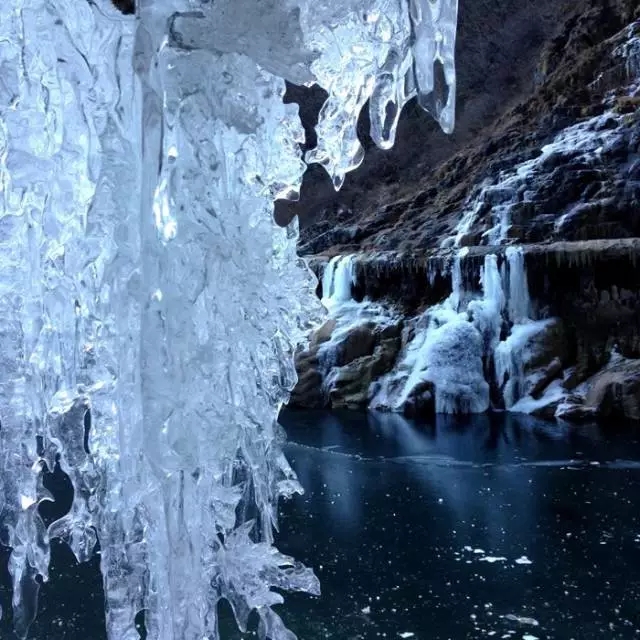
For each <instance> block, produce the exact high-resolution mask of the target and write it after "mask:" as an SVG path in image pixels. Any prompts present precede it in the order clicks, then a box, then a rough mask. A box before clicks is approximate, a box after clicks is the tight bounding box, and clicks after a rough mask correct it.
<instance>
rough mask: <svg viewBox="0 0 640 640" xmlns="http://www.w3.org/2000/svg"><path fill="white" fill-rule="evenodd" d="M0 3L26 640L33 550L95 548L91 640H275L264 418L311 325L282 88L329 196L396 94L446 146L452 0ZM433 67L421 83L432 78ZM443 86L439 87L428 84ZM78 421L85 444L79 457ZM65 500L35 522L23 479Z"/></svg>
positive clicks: (1, 407)
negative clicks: (306, 130) (277, 220)
mask: <svg viewBox="0 0 640 640" xmlns="http://www.w3.org/2000/svg"><path fill="white" fill-rule="evenodd" d="M136 4H137V7H136V11H137V15H136V16H135V18H134V17H127V16H123V15H122V14H120V13H119V12H118V11H117V10H116V9H115V8H114V6H113V5H112V3H111V2H110V1H109V0H95V2H77V1H75V0H5V1H4V2H2V3H1V4H0V68H1V69H2V82H1V83H0V342H1V346H2V348H1V349H0V358H1V367H0V371H1V372H2V377H1V379H0V412H1V416H0V417H1V427H0V461H1V468H2V470H3V473H2V477H1V478H0V518H1V520H2V527H3V528H2V530H1V535H2V542H4V543H6V544H8V545H10V546H11V547H12V550H13V551H12V555H11V559H10V571H11V574H12V577H13V581H14V598H13V619H14V623H15V626H16V629H17V630H18V632H19V634H21V635H22V636H25V635H26V633H27V629H28V625H29V623H30V622H31V620H32V618H33V616H34V615H35V613H36V611H35V605H36V600H37V588H38V587H37V583H36V582H35V580H34V578H35V577H36V575H37V574H39V575H41V576H43V578H44V579H45V580H46V577H47V570H48V562H49V540H50V539H51V537H53V536H60V537H62V538H64V539H65V540H66V541H67V542H68V543H69V545H70V547H71V549H72V550H73V552H74V553H75V555H76V557H77V558H78V559H79V560H81V561H82V560H86V559H87V558H89V557H90V556H91V554H92V552H93V548H94V545H95V542H96V536H97V537H98V538H99V539H100V541H101V547H102V554H101V566H102V572H103V577H104V585H105V593H106V619H107V627H108V634H109V637H110V638H111V639H112V640H136V639H137V638H138V633H137V631H136V629H135V627H134V616H135V614H136V612H138V611H140V610H142V609H144V610H145V624H146V627H147V634H148V637H149V638H152V639H154V640H196V639H197V640H203V639H205V638H206V639H207V640H212V639H214V638H218V631H217V606H218V602H219V601H220V600H221V599H223V598H225V599H227V600H228V601H229V602H230V603H231V606H232V608H233V610H234V613H235V616H236V619H237V621H238V624H239V626H240V627H241V628H245V627H246V623H247V619H248V616H249V613H250V612H251V611H252V610H255V611H257V613H258V616H259V620H260V626H259V636H260V637H261V638H267V637H268V638H272V639H273V640H283V639H286V640H291V639H292V638H294V636H293V634H291V633H290V632H289V631H287V630H286V628H285V626H284V624H283V622H282V620H281V619H280V618H279V617H278V616H277V614H276V613H275V612H274V611H273V610H272V608H271V607H272V605H274V604H277V603H279V602H281V601H282V597H281V596H280V594H279V593H278V592H276V591H273V590H272V589H273V587H276V588H278V589H279V590H287V589H289V590H290V589H298V590H303V591H309V592H312V593H317V592H318V588H319V587H318V581H317V579H316V578H315V576H314V575H313V573H312V572H311V571H310V570H308V569H306V568H304V567H302V566H301V565H299V564H298V563H296V562H295V561H293V560H292V559H290V558H286V557H284V556H282V555H281V554H279V553H278V552H277V550H276V549H275V548H274V547H273V546H272V543H273V531H274V528H275V527H276V526H277V519H276V516H277V502H278V498H279V497H280V496H285V497H286V496H289V495H291V494H292V493H294V492H296V491H300V487H299V485H298V483H297V481H296V479H295V477H294V474H293V472H292V471H291V469H290V468H289V466H288V464H287V462H286V460H285V459H284V456H283V455H282V453H281V450H280V447H279V444H278V443H279V438H280V436H279V435H278V432H277V427H276V422H275V418H276V416H277V413H278V410H279V408H280V406H281V404H282V402H283V401H284V400H285V399H286V398H287V396H288V392H289V389H291V387H292V385H293V384H294V382H295V371H294V367H293V364H292V353H293V350H294V348H295V345H296V343H298V342H299V341H301V340H302V339H303V338H304V336H305V335H306V334H307V332H308V330H309V327H310V326H311V324H312V322H313V321H315V320H316V319H317V317H318V315H319V305H317V304H316V303H315V301H314V296H313V294H312V290H313V283H312V282H311V280H312V278H311V276H310V274H309V273H308V271H307V270H306V268H305V266H304V265H303V264H302V263H301V262H300V260H298V258H297V257H296V253H295V240H296V228H295V226H294V225H292V226H290V227H289V228H288V229H286V230H285V229H280V228H278V227H277V226H276V225H275V224H274V222H273V217H272V203H273V200H274V199H275V198H281V197H295V195H296V194H297V192H298V190H299V187H300V183H301V178H302V174H303V171H304V169H305V164H304V163H303V161H302V158H301V157H300V152H299V142H300V141H301V140H302V139H303V130H302V127H301V125H300V123H299V121H298V117H297V108H296V107H294V106H293V105H284V104H283V103H282V96H283V93H284V80H283V79H288V80H291V81H293V82H298V83H307V84H308V83H313V82H317V83H319V84H320V85H322V86H323V87H324V88H325V89H326V90H327V92H328V94H329V98H328V100H327V103H326V105H325V106H324V108H323V109H322V112H321V114H320V119H319V123H318V127H317V132H318V137H319V144H318V147H317V148H316V149H314V150H312V151H310V152H308V156H307V160H309V161H315V162H320V163H322V164H323V166H325V168H326V169H327V170H328V171H329V173H330V174H331V176H332V178H333V180H334V184H335V185H336V186H339V185H340V184H341V183H342V181H343V180H344V175H345V173H346V172H347V171H349V170H350V169H352V168H354V167H355V166H357V165H358V163H359V162H360V161H361V158H362V148H361V146H360V144H359V142H358V138H357V134H356V125H357V119H358V116H359V112H360V110H361V108H362V106H363V105H364V104H365V102H366V101H367V100H369V102H370V109H371V129H372V137H373V138H374V140H375V141H376V142H377V143H378V144H379V145H380V146H381V147H386V146H389V145H390V144H392V142H393V139H394V136H395V128H396V124H397V119H398V114H399V112H400V110H401V108H402V106H403V105H404V104H405V103H406V102H407V100H409V99H410V98H411V97H413V96H416V95H417V96H418V98H419V101H420V102H421V104H422V105H423V106H424V107H425V108H427V109H429V110H431V111H432V113H433V114H434V116H435V117H436V118H437V119H438V120H439V122H440V124H441V125H442V127H443V128H444V129H445V130H447V131H450V130H451V128H452V126H453V118H454V110H453V105H454V94H455V75H454V59H453V52H454V48H455V25H456V19H457V0H435V1H434V0H410V1H409V2H407V1H406V0H346V1H344V2H334V1H330V0H327V1H325V2H311V1H310V0H282V1H281V2H255V0H220V1H218V2H215V3H211V2H208V1H206V0H138V2H137V3H136ZM438 66H440V67H441V68H442V74H438V73H437V72H434V69H437V67H438ZM442 78H444V81H442ZM86 430H88V446H87V447H85V446H84V436H85V431H86ZM56 464H59V465H60V466H61V468H62V469H63V470H64V471H65V472H66V473H67V474H68V475H69V477H70V478H71V481H72V483H73V486H74V490H75V491H74V500H73V505H72V507H71V510H70V512H69V513H68V514H67V515H66V516H64V517H63V518H62V519H60V520H58V521H57V522H54V523H52V524H50V525H49V526H48V527H47V526H45V524H44V522H43V521H42V519H41V518H40V516H39V511H38V507H39V504H40V503H41V502H42V501H44V500H48V499H50V497H49V495H48V492H47V491H46V489H45V488H44V484H43V479H44V477H45V474H46V473H48V472H49V471H50V470H51V469H52V468H53V467H54V466H55V465H56Z"/></svg>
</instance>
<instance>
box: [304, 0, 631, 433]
mask: <svg viewBox="0 0 640 640" xmlns="http://www.w3.org/2000/svg"><path fill="white" fill-rule="evenodd" d="M600 4H601V3H598V2H592V3H590V5H591V6H590V8H589V7H588V8H587V9H586V10H584V11H583V13H578V14H577V15H574V16H573V17H571V18H569V19H568V20H567V23H566V24H565V25H564V27H563V28H562V29H561V30H560V32H559V34H558V35H557V37H555V38H553V39H552V40H551V41H550V42H549V43H548V45H547V47H546V48H545V49H544V50H543V52H542V54H541V55H542V58H541V63H540V64H541V65H542V66H544V68H545V79H544V81H542V82H541V83H540V84H539V86H538V87H537V88H536V90H535V92H534V93H533V95H532V96H530V97H529V98H528V100H527V101H526V102H523V103H521V104H518V105H516V106H515V107H513V109H511V110H510V111H508V113H507V114H506V115H504V116H502V117H501V118H500V120H499V121H498V122H497V123H494V124H493V125H492V126H491V128H490V131H488V132H486V131H485V132H484V133H483V135H480V136H479V140H480V143H478V142H474V143H473V144H469V145H468V146H467V147H466V148H464V149H463V150H461V151H459V152H457V153H456V155H455V156H453V157H452V158H451V159H449V160H447V161H445V162H444V163H443V164H442V166H441V167H440V169H438V170H437V171H436V172H435V173H434V174H433V175H432V176H430V177H429V178H426V179H425V180H422V181H418V182H416V183H415V184H414V185H413V193H411V194H410V195H406V196H405V197H403V198H401V199H399V200H396V201H394V202H389V203H385V204H382V205H379V206H377V207H372V208H371V209H370V210H369V211H368V212H367V213H366V215H363V216H362V217H359V218H358V219H357V221H356V220H355V219H354V218H353V217H350V216H349V215H348V214H345V213H344V212H342V215H339V216H337V217H336V212H335V210H332V213H331V212H327V213H326V215H324V216H322V215H321V216H320V217H319V218H317V219H316V221H315V223H314V224H312V225H309V226H307V228H306V229H305V230H304V231H303V235H302V243H301V250H302V252H303V253H305V254H306V255H307V257H308V260H309V264H310V266H311V268H312V269H314V271H315V272H316V274H317V275H318V276H319V279H320V285H319V288H318V293H319V295H320V297H321V298H322V299H323V301H324V303H325V305H326V306H327V307H328V309H329V318H328V320H327V322H326V323H325V324H324V325H323V326H322V327H321V328H320V329H318V330H316V331H315V332H314V333H313V335H312V336H311V338H310V342H309V345H308V346H307V348H305V349H304V350H301V351H300V352H299V353H298V355H297V362H296V365H297V369H298V373H299V382H298V385H297V386H296V388H295V389H294V392H293V394H292V399H291V404H292V405H294V406H304V407H348V408H365V407H369V408H377V409H381V410H390V411H401V412H404V413H405V414H409V415H421V416H429V415H431V414H433V413H434V412H448V413H465V412H482V411H486V410H488V409H491V408H493V409H508V410H512V411H522V412H527V413H532V414H535V415H538V416H542V417H548V418H553V417H556V418H559V419H563V420H571V421H578V420H591V419H594V418H595V417H598V416H617V417H621V418H631V419H634V420H637V419H640V270H639V269H638V260H639V259H640V252H639V250H640V213H639V212H640V108H639V107H640V81H639V77H640V24H639V23H637V22H631V23H630V24H628V25H627V26H625V27H624V28H622V29H621V30H619V31H617V32H615V33H611V32H610V30H608V29H607V28H604V27H603V25H602V24H600V25H599V26H598V27H597V28H596V27H595V26H593V25H594V24H595V23H594V22H593V21H594V20H596V18H597V16H598V15H599V16H600V18H602V14H601V13H598V12H599V9H600V8H601V7H600ZM608 6H609V9H610V10H611V11H613V12H614V13H613V14H611V15H610V16H609V18H611V16H614V14H615V20H618V21H621V20H624V19H629V18H631V17H633V12H634V11H636V14H637V11H638V10H637V7H635V3H624V2H618V3H614V4H613V5H608ZM636 17H637V15H636ZM615 20H611V22H614V23H615ZM585 25H591V26H592V27H593V31H592V32H591V33H590V37H589V38H586V37H584V36H585ZM587 31H588V30H587ZM580 34H582V35H580ZM576 38H578V40H579V42H580V45H579V46H578V45H576V42H575V39H576ZM563 43H564V45H565V46H564V48H563V47H562V46H561V45H562V44H563ZM570 45H571V46H570ZM569 89H570V90H569ZM407 190H410V187H407Z"/></svg>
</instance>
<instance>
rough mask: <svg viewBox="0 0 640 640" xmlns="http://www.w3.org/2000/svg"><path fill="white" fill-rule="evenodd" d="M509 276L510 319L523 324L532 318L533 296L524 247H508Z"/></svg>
mask: <svg viewBox="0 0 640 640" xmlns="http://www.w3.org/2000/svg"><path fill="white" fill-rule="evenodd" d="M506 257H507V264H508V276H509V301H508V313H509V320H511V322H513V323H514V324H521V323H523V322H527V321H528V320H530V319H531V312H532V311H531V298H530V296H529V284H528V281H527V272H526V269H525V264H524V251H523V249H522V247H507V250H506Z"/></svg>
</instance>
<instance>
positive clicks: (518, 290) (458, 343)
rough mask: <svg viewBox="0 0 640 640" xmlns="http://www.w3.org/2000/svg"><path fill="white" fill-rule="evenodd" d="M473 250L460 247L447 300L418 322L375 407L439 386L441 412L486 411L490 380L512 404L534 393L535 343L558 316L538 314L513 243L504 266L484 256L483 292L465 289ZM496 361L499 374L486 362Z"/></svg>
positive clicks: (401, 403)
mask: <svg viewBox="0 0 640 640" xmlns="http://www.w3.org/2000/svg"><path fill="white" fill-rule="evenodd" d="M466 254H467V249H461V250H459V251H458V252H457V253H456V255H455V257H454V259H453V264H452V267H451V284H452V291H451V294H450V295H449V296H448V298H447V299H446V300H444V301H443V302H441V303H440V304H437V305H434V306H432V307H429V308H428V309H427V310H426V311H425V312H424V313H423V314H422V315H420V316H418V317H417V318H415V319H414V320H413V321H412V325H413V326H412V333H413V337H412V338H411V340H409V341H408V342H407V344H406V345H405V347H404V349H403V351H402V352H401V354H400V356H399V359H398V362H397V363H396V365H395V367H394V369H393V371H391V372H390V373H389V374H387V375H386V376H384V377H383V378H382V379H381V380H380V382H379V383H378V390H377V393H376V394H375V396H374V397H373V400H372V403H371V406H372V408H377V409H387V410H389V409H390V410H393V411H402V410H403V409H404V408H405V406H406V405H407V403H408V402H409V401H410V400H411V398H412V397H414V396H415V394H420V393H423V392H424V390H425V389H430V388H432V389H433V393H434V396H435V397H434V400H435V411H436V412H437V413H482V412H484V411H486V410H487V409H488V408H489V406H490V393H489V390H490V384H489V383H490V382H495V384H496V386H497V388H498V389H499V390H500V392H501V393H502V396H503V401H504V404H505V406H506V407H507V408H511V407H512V406H513V405H514V404H515V403H516V402H517V401H518V400H519V399H520V398H521V397H522V396H524V395H525V394H526V393H527V391H528V389H529V387H530V386H531V380H530V379H529V378H528V376H527V372H526V371H525V363H526V362H527V357H528V349H529V343H530V342H531V340H532V338H534V337H535V336H537V335H538V334H540V332H541V331H543V330H544V329H545V328H546V327H547V326H548V325H549V323H550V322H551V320H538V321H534V320H533V319H532V317H533V309H532V304H531V301H530V297H529V287H528V284H527V275H526V270H525V263H524V253H523V251H522V248H520V247H508V248H507V250H506V252H505V260H504V262H503V268H502V270H501V269H499V267H498V258H497V256H496V255H495V254H488V255H487V256H486V257H485V259H484V265H483V267H482V270H481V273H480V284H481V287H482V295H481V296H477V295H475V294H473V293H472V292H470V291H467V290H466V288H465V283H464V282H463V279H462V269H461V263H462V261H463V260H464V259H465V257H466ZM505 326H506V327H508V331H507V335H506V337H505V338H504V339H503V338H502V334H503V328H504V327H505ZM492 360H493V362H494V370H495V374H494V379H493V380H492V379H491V378H492V372H491V370H490V368H489V367H488V366H487V365H488V363H489V362H490V361H492ZM428 392H429V393H431V391H428Z"/></svg>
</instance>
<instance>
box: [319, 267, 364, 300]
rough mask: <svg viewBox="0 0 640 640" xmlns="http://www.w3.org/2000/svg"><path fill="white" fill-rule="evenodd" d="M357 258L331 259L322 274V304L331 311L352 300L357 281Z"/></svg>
mask: <svg viewBox="0 0 640 640" xmlns="http://www.w3.org/2000/svg"><path fill="white" fill-rule="evenodd" d="M354 258H355V256H336V257H335V258H331V260H330V261H329V264H328V265H327V266H326V268H325V270H324V273H323V274H322V304H323V305H324V306H325V307H327V309H328V310H329V311H331V309H335V308H336V307H337V306H339V305H340V304H341V303H344V302H349V301H350V300H352V296H351V287H352V286H353V285H354V284H355V283H356V280H355V270H354V268H355V264H354Z"/></svg>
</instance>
